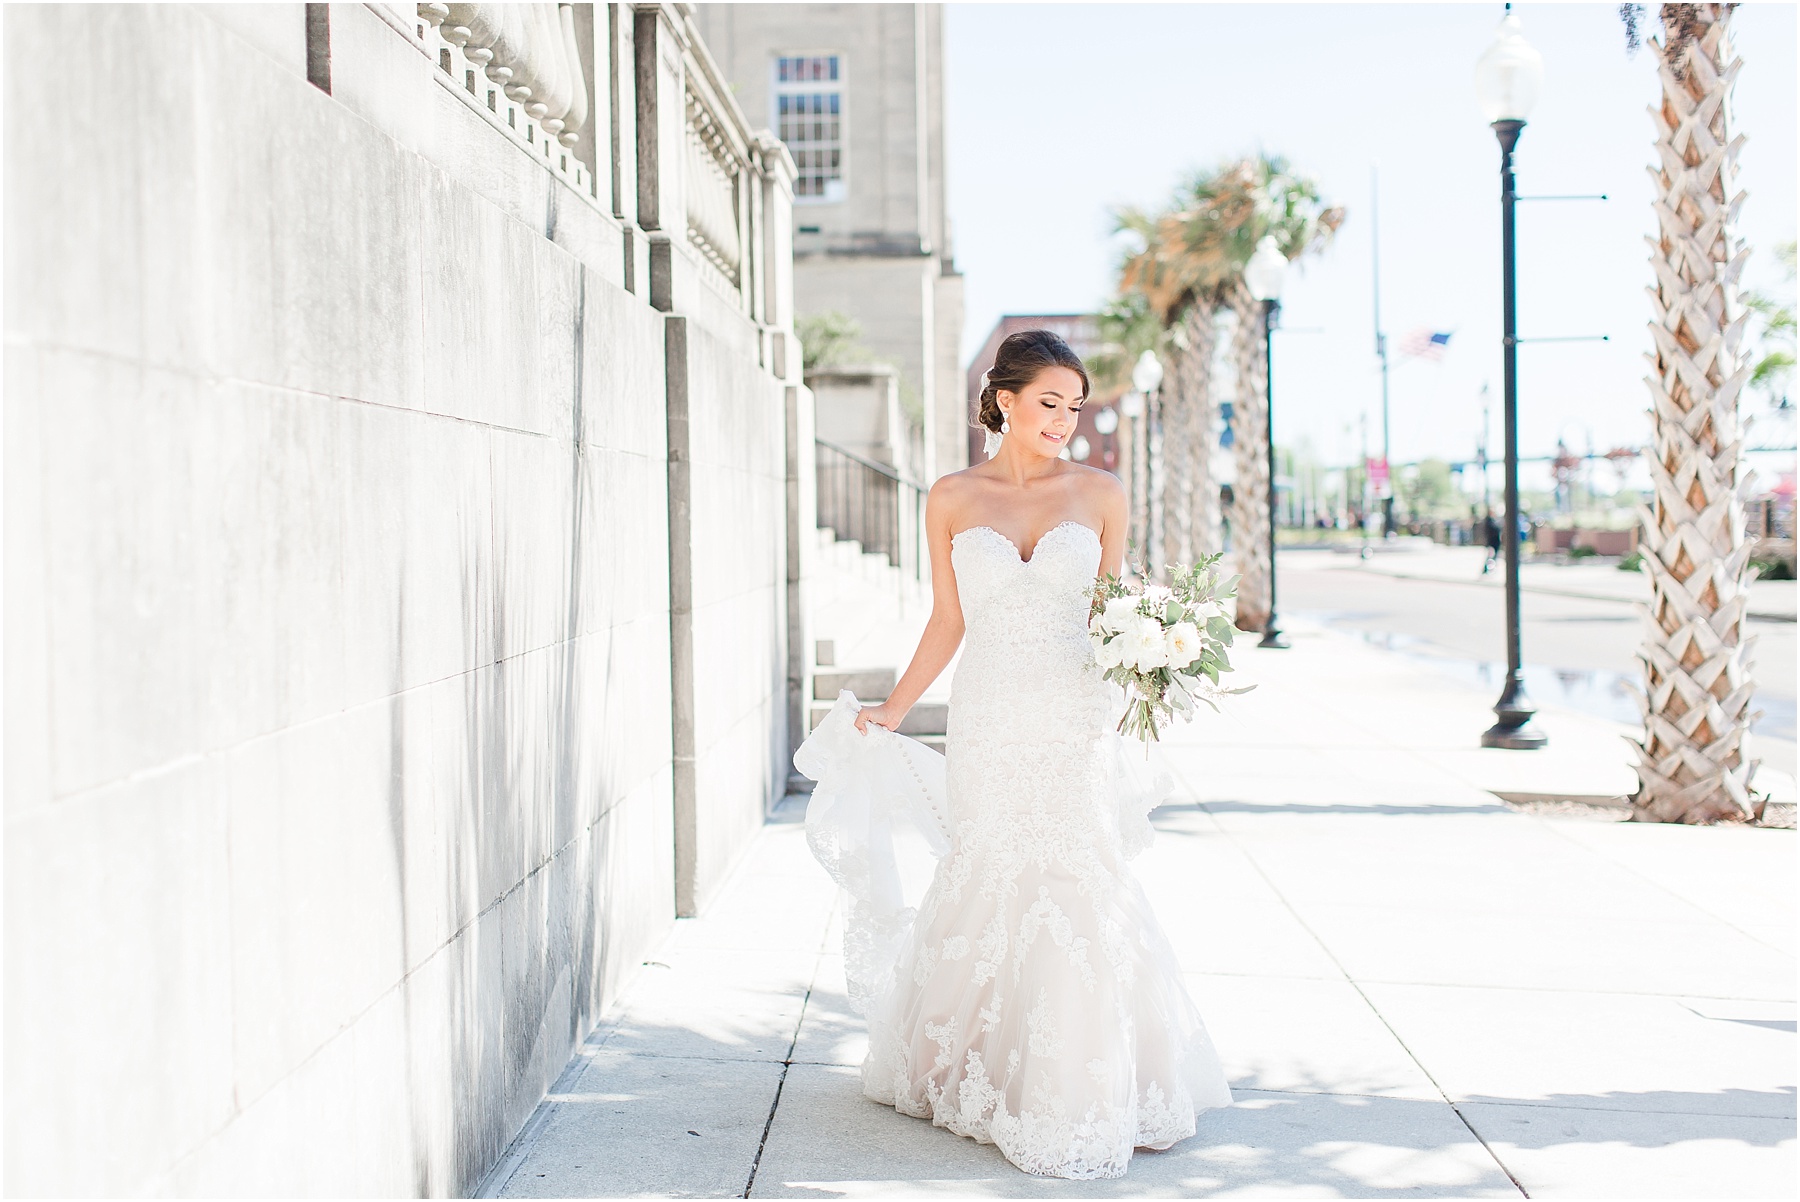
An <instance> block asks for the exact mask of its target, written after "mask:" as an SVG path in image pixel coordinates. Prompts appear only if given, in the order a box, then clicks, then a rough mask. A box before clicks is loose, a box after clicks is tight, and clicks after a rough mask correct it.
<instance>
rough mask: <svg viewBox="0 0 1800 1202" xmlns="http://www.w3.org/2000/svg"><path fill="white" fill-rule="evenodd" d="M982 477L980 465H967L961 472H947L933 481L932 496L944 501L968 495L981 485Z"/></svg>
mask: <svg viewBox="0 0 1800 1202" xmlns="http://www.w3.org/2000/svg"><path fill="white" fill-rule="evenodd" d="M982 477H983V474H982V473H981V472H980V469H979V465H977V466H976V467H965V468H963V469H962V470H961V471H959V472H946V473H945V474H944V475H942V476H939V477H938V478H937V480H936V481H935V482H933V484H932V486H931V496H933V497H934V498H936V499H938V500H942V501H950V500H955V499H958V498H961V497H966V496H968V495H969V494H970V493H972V492H974V491H975V490H976V489H977V488H978V487H979V486H980V484H981V480H982Z"/></svg>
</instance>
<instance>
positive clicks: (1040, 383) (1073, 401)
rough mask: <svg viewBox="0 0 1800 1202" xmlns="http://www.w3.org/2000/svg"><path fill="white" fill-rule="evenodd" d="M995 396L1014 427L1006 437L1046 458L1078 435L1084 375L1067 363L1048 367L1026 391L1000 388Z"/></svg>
mask: <svg viewBox="0 0 1800 1202" xmlns="http://www.w3.org/2000/svg"><path fill="white" fill-rule="evenodd" d="M995 399H996V400H998V401H999V402H1000V408H1001V410H1002V411H1003V412H1004V413H1005V414H1006V421H1007V424H1008V426H1010V427H1011V428H1010V429H1009V430H1008V431H1007V435H1006V441H1007V442H1009V443H1011V444H1012V445H1013V446H1015V447H1017V448H1019V449H1020V450H1023V451H1025V452H1027V453H1029V454H1036V455H1042V456H1044V458H1046V459H1054V458H1056V457H1057V456H1058V455H1060V454H1062V453H1063V448H1064V447H1066V446H1068V445H1069V439H1071V438H1073V437H1075V422H1076V419H1077V418H1078V417H1080V415H1081V406H1082V405H1083V404H1084V403H1085V398H1083V397H1082V395H1081V377H1080V376H1078V375H1076V374H1075V373H1074V372H1072V371H1070V370H1069V369H1068V368H1066V367H1046V368H1045V369H1044V370H1043V371H1041V372H1039V373H1038V374H1037V379H1035V380H1033V381H1032V382H1031V383H1029V384H1027V385H1026V386H1025V390H1024V391H1023V392H1017V393H1014V392H1001V393H1000V394H999V395H998V396H997V397H996V398H995Z"/></svg>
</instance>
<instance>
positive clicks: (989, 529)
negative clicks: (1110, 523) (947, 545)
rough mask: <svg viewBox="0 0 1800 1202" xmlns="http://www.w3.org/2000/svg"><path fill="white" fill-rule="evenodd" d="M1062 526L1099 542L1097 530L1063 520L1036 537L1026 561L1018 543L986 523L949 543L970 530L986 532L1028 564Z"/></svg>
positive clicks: (959, 532)
mask: <svg viewBox="0 0 1800 1202" xmlns="http://www.w3.org/2000/svg"><path fill="white" fill-rule="evenodd" d="M1064 526H1078V527H1080V528H1081V529H1083V530H1085V531H1087V532H1088V533H1089V534H1091V535H1093V536H1094V541H1095V542H1099V541H1100V532H1099V531H1098V530H1096V529H1094V528H1093V527H1092V526H1090V525H1088V524H1087V523H1086V522H1078V521H1076V520H1075V519H1074V518H1065V519H1064V520H1062V521H1060V522H1058V523H1056V525H1054V526H1052V527H1050V529H1048V530H1046V531H1044V532H1043V533H1042V534H1040V535H1038V540H1037V542H1035V543H1032V544H1031V558H1030V559H1027V558H1026V557H1025V553H1024V552H1023V551H1021V550H1019V544H1018V543H1015V542H1014V541H1013V540H1012V539H1010V538H1008V537H1006V535H1004V534H1002V533H1000V531H998V530H996V529H994V528H993V527H992V526H989V525H987V524H986V523H977V524H975V525H973V526H964V527H963V528H962V529H961V530H958V531H957V532H956V533H955V534H952V535H951V536H950V542H951V544H952V545H954V544H955V542H956V540H957V539H959V538H961V537H962V536H963V535H965V534H967V533H969V532H970V531H971V530H986V531H987V532H988V533H989V534H992V535H993V536H994V537H995V538H998V539H999V540H1000V541H1001V542H1003V543H1005V544H1006V545H1007V546H1009V547H1011V548H1012V553H1013V554H1014V555H1015V556H1017V557H1018V560H1019V562H1020V563H1021V564H1029V563H1032V562H1033V561H1034V560H1036V559H1037V553H1038V548H1039V547H1041V546H1043V545H1044V540H1045V539H1047V538H1049V537H1050V536H1051V535H1052V534H1055V533H1056V532H1057V531H1058V530H1061V529H1062V528H1063V527H1064Z"/></svg>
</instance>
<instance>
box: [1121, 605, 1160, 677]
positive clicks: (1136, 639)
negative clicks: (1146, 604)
mask: <svg viewBox="0 0 1800 1202" xmlns="http://www.w3.org/2000/svg"><path fill="white" fill-rule="evenodd" d="M1119 638H1120V639H1122V640H1124V642H1125V662H1126V663H1128V664H1130V665H1131V666H1132V667H1134V668H1136V669H1137V670H1138V671H1140V672H1147V671H1149V670H1150V669H1152V668H1160V667H1162V666H1163V665H1164V664H1166V663H1168V662H1169V643H1168V640H1167V639H1166V638H1164V637H1163V625H1162V623H1161V622H1159V621H1157V620H1156V619H1155V618H1139V619H1138V620H1137V621H1136V622H1135V623H1134V624H1133V625H1132V628H1131V629H1130V630H1127V631H1126V632H1125V633H1124V634H1122V635H1120V636H1119Z"/></svg>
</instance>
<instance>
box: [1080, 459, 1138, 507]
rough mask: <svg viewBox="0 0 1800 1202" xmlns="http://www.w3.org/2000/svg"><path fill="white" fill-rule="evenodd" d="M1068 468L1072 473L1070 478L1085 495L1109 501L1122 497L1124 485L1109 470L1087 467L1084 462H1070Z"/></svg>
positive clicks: (1121, 498)
mask: <svg viewBox="0 0 1800 1202" xmlns="http://www.w3.org/2000/svg"><path fill="white" fill-rule="evenodd" d="M1069 468H1070V470H1071V472H1072V473H1073V475H1072V477H1071V478H1072V479H1073V480H1074V481H1075V484H1076V487H1078V488H1080V489H1081V490H1082V492H1083V493H1085V494H1086V495H1088V496H1090V497H1093V498H1094V499H1095V500H1100V501H1109V500H1113V499H1114V498H1118V499H1120V500H1123V499H1124V496H1125V485H1124V484H1123V483H1122V482H1121V481H1120V479H1119V478H1118V477H1117V476H1115V475H1113V474H1112V473H1111V472H1109V471H1104V470H1102V469H1101V468H1097V467H1089V466H1088V465H1087V464H1085V463H1071V464H1069Z"/></svg>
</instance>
